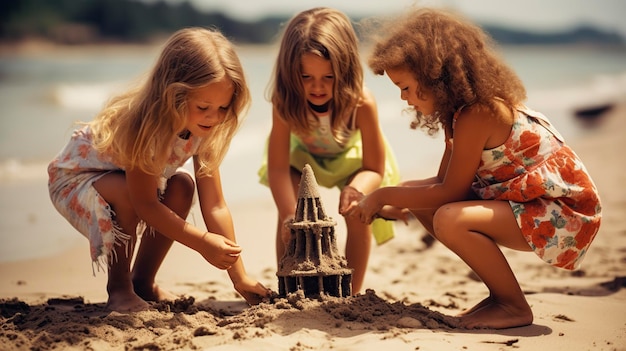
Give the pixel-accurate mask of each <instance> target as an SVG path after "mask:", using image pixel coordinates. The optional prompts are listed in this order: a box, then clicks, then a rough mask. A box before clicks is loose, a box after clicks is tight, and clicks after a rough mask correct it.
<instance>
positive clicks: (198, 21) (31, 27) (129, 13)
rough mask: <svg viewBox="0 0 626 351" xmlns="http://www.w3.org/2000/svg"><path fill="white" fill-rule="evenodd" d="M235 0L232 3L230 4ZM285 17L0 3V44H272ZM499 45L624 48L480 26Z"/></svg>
mask: <svg viewBox="0 0 626 351" xmlns="http://www.w3.org/2000/svg"><path fill="white" fill-rule="evenodd" d="M233 1H236V0H233ZM287 20H288V17H268V18H263V19H259V20H257V21H253V22H243V21H237V20H234V19H231V18H229V17H227V16H226V15H224V14H223V13H220V12H200V11H198V10H197V9H196V8H195V7H193V5H191V4H190V3H189V2H188V1H181V2H175V3H173V2H167V1H165V0H151V1H141V0H1V1H0V41H5V42H6V41H18V40H21V39H26V38H33V37H35V38H41V39H45V40H51V41H54V42H57V43H62V44H83V43H98V42H110V41H116V42H148V41H150V40H153V39H154V38H159V40H160V39H161V38H162V37H163V36H167V35H169V34H171V33H172V32H174V31H176V30H178V29H180V28H184V27H190V26H201V27H216V28H218V29H219V30H220V31H222V33H224V35H226V36H227V37H228V38H229V39H231V40H233V41H235V42H238V43H269V42H275V41H276V40H277V35H278V33H279V30H280V27H281V25H282V24H283V23H285V22H286V21H287ZM485 30H487V32H489V33H490V34H491V35H492V36H493V38H494V39H495V40H496V41H497V42H499V43H507V44H563V43H565V44H576V43H595V44H618V45H623V44H624V42H625V41H624V38H623V37H621V36H620V35H618V34H616V33H606V32H602V31H599V30H597V29H595V28H591V27H580V28H575V29H573V30H571V31H566V32H562V33H531V32H525V31H519V30H511V29H507V28H501V27H494V26H485Z"/></svg>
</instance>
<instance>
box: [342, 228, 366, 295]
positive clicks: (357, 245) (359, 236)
mask: <svg viewBox="0 0 626 351" xmlns="http://www.w3.org/2000/svg"><path fill="white" fill-rule="evenodd" d="M345 219H346V227H347V229H348V238H347V240H346V259H347V261H348V267H350V268H352V269H353V270H354V271H353V272H352V295H356V294H358V293H359V292H360V291H361V288H362V287H363V280H365V271H366V270H367V262H368V260H369V257H370V251H371V245H372V229H371V226H369V225H367V224H363V223H361V221H360V220H358V219H352V218H349V217H345Z"/></svg>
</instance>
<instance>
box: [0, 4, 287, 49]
mask: <svg viewBox="0 0 626 351" xmlns="http://www.w3.org/2000/svg"><path fill="white" fill-rule="evenodd" d="M282 21H284V19H263V20H259V21H257V22H240V21H236V20H233V19H230V18H228V17H226V16H225V15H224V14H222V13H213V12H209V13H203V12H199V11H198V10H196V9H195V8H194V7H193V6H192V5H191V4H190V3H189V2H180V3H169V2H166V1H163V0H162V1H154V2H143V1H138V0H6V1H2V2H1V3H0V39H1V40H4V41H7V40H9V41H11V40H19V39H24V38H29V37H39V38H44V39H50V40H53V41H56V42H63V43H70V44H72V43H81V42H101V41H132V42H145V41H149V40H150V39H151V38H153V37H155V36H161V35H168V34H171V33H172V32H174V31H176V30H178V29H180V28H184V27H190V26H202V27H216V28H218V29H220V30H221V31H222V32H223V33H224V34H225V35H226V36H228V37H230V38H231V39H233V40H236V41H240V42H249V43H265V42H269V41H271V40H273V39H274V37H275V35H276V33H277V32H278V30H279V26H280V24H281V22H282Z"/></svg>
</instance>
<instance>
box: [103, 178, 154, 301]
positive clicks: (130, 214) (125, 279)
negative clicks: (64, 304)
mask: <svg viewBox="0 0 626 351" xmlns="http://www.w3.org/2000/svg"><path fill="white" fill-rule="evenodd" d="M93 186H94V187H95V188H96V190H97V191H98V193H99V194H100V196H102V197H103V198H104V200H105V201H106V202H107V203H109V205H110V206H111V208H112V209H113V210H114V211H115V218H114V219H115V221H116V223H117V224H118V225H119V226H120V227H121V229H122V231H123V232H124V233H126V234H128V235H130V236H131V239H130V241H129V243H128V247H126V246H123V245H116V246H115V247H114V256H109V257H108V269H109V276H108V280H107V292H108V294H109V298H108V300H107V305H106V306H107V308H108V309H110V310H113V311H118V312H132V311H141V310H145V309H148V307H149V305H148V303H147V302H146V301H144V300H143V299H142V298H141V297H139V296H137V294H135V291H134V290H133V283H132V281H131V277H130V261H131V258H132V254H133V249H134V246H135V241H136V240H137V235H136V228H137V223H138V218H137V215H136V214H135V210H134V208H133V206H132V204H131V202H130V198H129V197H128V191H126V177H125V175H124V173H121V172H116V173H109V174H107V175H105V176H103V177H102V178H100V179H99V180H98V181H96V182H95V183H94V185H93Z"/></svg>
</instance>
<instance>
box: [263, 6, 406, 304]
mask: <svg viewBox="0 0 626 351" xmlns="http://www.w3.org/2000/svg"><path fill="white" fill-rule="evenodd" d="M271 85H272V89H271V102H272V104H273V112H272V115H273V116H272V129H271V132H270V136H269V142H268V150H267V160H266V163H264V164H263V165H262V167H261V169H260V170H259V176H260V181H261V183H263V184H265V185H269V187H270V189H271V192H272V195H273V197H274V202H275V203H276V207H277V209H278V229H277V233H276V255H277V257H276V258H277V259H278V260H280V259H281V258H282V256H283V254H284V251H285V244H286V243H288V242H289V235H290V233H289V229H288V228H287V227H286V224H287V223H288V222H289V221H291V220H292V219H293V217H294V213H295V210H296V201H297V199H296V196H297V190H298V184H299V181H300V175H301V170H302V168H303V167H304V165H305V164H307V163H308V164H309V165H311V168H312V169H313V172H314V173H315V177H316V179H317V182H318V184H320V185H322V186H325V187H328V188H332V187H335V186H337V187H339V188H340V189H341V194H340V197H339V213H340V214H342V215H343V214H344V212H345V210H346V209H347V208H348V205H349V204H350V203H352V202H354V201H357V200H359V199H360V198H361V197H362V196H363V194H367V193H369V192H371V191H372V190H374V189H376V188H378V187H379V186H380V185H381V183H382V184H389V185H390V184H395V183H397V181H398V173H397V170H396V165H395V160H394V157H393V155H392V153H391V150H390V149H389V148H388V146H387V144H386V142H385V140H384V139H383V136H382V134H381V131H380V127H379V124H378V115H377V111H376V103H375V101H374V98H373V96H372V95H371V94H370V93H369V92H368V91H366V90H364V88H363V70H362V67H361V63H360V60H359V55H358V46H357V39H356V35H355V32H354V29H353V28H352V25H351V23H350V20H349V19H348V17H347V16H346V15H345V14H343V13H341V12H339V11H337V10H334V9H330V8H314V9H310V10H307V11H304V12H301V13H299V14H297V15H296V16H294V17H293V18H292V19H291V20H290V22H289V23H288V24H287V27H286V29H285V32H284V34H283V38H282V42H281V44H280V50H279V53H278V59H277V60H276V66H275V70H274V79H273V82H272V84H271ZM345 219H346V227H347V230H348V237H347V242H346V259H347V261H348V265H349V267H350V268H352V269H354V272H353V274H352V292H353V294H356V293H358V292H359V290H360V289H361V286H362V284H363V278H364V276H365V270H366V267H367V261H368V259H369V252H370V245H371V229H370V226H369V225H365V224H362V223H361V222H360V221H359V220H358V219H354V218H347V217H346V218H345ZM381 221H382V220H379V221H377V222H375V228H374V235H375V237H376V240H377V242H378V243H382V242H384V241H386V240H388V239H390V238H391V237H392V236H393V231H392V230H393V228H392V226H391V225H392V223H391V222H388V223H385V222H384V221H383V222H381Z"/></svg>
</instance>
